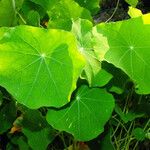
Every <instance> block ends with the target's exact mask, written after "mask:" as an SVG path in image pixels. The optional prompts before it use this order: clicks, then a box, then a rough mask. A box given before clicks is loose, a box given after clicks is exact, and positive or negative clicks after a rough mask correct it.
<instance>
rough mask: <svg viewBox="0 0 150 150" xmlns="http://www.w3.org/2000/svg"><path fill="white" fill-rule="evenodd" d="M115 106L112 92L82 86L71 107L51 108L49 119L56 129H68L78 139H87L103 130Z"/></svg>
mask: <svg viewBox="0 0 150 150" xmlns="http://www.w3.org/2000/svg"><path fill="white" fill-rule="evenodd" d="M113 107H114V99H113V97H112V95H111V94H109V93H107V92H106V91H105V90H103V89H98V88H93V89H89V88H88V87H87V86H82V87H81V88H80V89H79V90H78V92H77V94H76V98H75V100H74V101H73V102H72V103H71V105H70V106H69V107H67V108H64V109H61V110H52V109H50V110H49V112H48V114H47V121H48V122H49V124H51V125H52V126H53V127H54V128H55V129H58V130H61V131H67V132H69V133H71V134H73V136H74V137H75V138H76V139H77V140H81V141H86V140H90V139H93V138H95V137H96V136H98V135H99V134H100V133H101V132H103V129H104V124H105V123H106V121H107V120H108V119H109V117H110V115H111V113H112V110H113Z"/></svg>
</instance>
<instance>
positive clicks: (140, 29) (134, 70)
mask: <svg viewBox="0 0 150 150" xmlns="http://www.w3.org/2000/svg"><path fill="white" fill-rule="evenodd" d="M135 26H136V28H135ZM97 29H98V32H99V33H102V34H103V35H104V36H106V37H107V40H108V44H109V51H108V52H107V53H106V55H105V60H106V61H108V62H110V63H112V64H114V65H115V66H116V67H118V68H121V69H122V70H123V71H124V72H125V73H126V74H127V75H128V76H129V77H130V78H131V79H132V80H133V81H134V82H135V83H136V92H137V93H139V94H148V93H150V86H149V85H150V40H149V35H150V24H144V23H143V19H142V17H139V18H133V19H129V20H126V21H120V22H116V23H109V24H100V25H98V26H97Z"/></svg>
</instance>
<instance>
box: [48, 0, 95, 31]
mask: <svg viewBox="0 0 150 150" xmlns="http://www.w3.org/2000/svg"><path fill="white" fill-rule="evenodd" d="M57 1H58V2H57V4H55V5H53V7H51V8H50V9H49V10H48V15H49V17H50V20H49V28H60V29H65V30H69V31H70V30H71V26H72V19H74V20H76V19H78V18H82V19H88V20H92V17H91V15H90V12H89V11H88V10H87V9H85V8H83V7H80V5H79V4H78V3H76V2H75V1H74V0H57Z"/></svg>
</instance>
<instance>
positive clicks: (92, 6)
mask: <svg viewBox="0 0 150 150" xmlns="http://www.w3.org/2000/svg"><path fill="white" fill-rule="evenodd" d="M75 1H76V2H78V3H79V4H80V6H82V7H85V8H87V9H88V10H90V12H91V13H92V15H95V14H96V13H97V11H98V10H99V6H100V0H92V1H91V0H75Z"/></svg>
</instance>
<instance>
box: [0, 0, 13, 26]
mask: <svg viewBox="0 0 150 150" xmlns="http://www.w3.org/2000/svg"><path fill="white" fill-rule="evenodd" d="M14 18H15V0H1V1H0V26H11V25H12V23H13V21H14Z"/></svg>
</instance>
